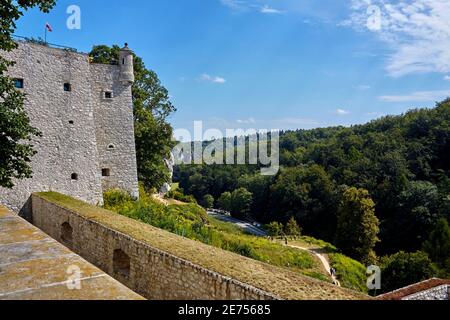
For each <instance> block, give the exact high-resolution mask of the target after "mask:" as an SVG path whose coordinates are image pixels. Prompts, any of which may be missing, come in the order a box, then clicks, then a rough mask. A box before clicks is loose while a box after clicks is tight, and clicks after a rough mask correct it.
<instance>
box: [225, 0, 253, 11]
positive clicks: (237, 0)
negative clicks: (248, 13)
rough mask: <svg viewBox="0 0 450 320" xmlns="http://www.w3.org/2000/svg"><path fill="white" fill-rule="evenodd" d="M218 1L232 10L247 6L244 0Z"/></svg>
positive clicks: (242, 8)
mask: <svg viewBox="0 0 450 320" xmlns="http://www.w3.org/2000/svg"><path fill="white" fill-rule="evenodd" d="M220 3H222V5H224V6H226V7H228V8H231V9H233V10H244V9H246V8H247V3H246V1H244V0H220Z"/></svg>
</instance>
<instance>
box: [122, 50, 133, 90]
mask: <svg viewBox="0 0 450 320" xmlns="http://www.w3.org/2000/svg"><path fill="white" fill-rule="evenodd" d="M119 66H120V81H122V82H123V83H124V84H132V83H133V82H134V67H133V51H131V50H130V48H128V44H127V43H125V47H123V48H122V49H120V55H119Z"/></svg>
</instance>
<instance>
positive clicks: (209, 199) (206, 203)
mask: <svg viewBox="0 0 450 320" xmlns="http://www.w3.org/2000/svg"><path fill="white" fill-rule="evenodd" d="M214 201H215V200H214V197H213V196H212V195H210V194H207V195H205V196H204V197H203V201H202V203H201V204H202V206H203V207H204V208H206V209H211V208H212V207H214Z"/></svg>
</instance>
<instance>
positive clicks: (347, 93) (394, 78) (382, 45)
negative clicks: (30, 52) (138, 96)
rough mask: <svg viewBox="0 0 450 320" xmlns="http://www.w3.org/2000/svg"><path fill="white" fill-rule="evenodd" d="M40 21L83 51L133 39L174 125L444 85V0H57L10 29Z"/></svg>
mask: <svg viewBox="0 0 450 320" xmlns="http://www.w3.org/2000/svg"><path fill="white" fill-rule="evenodd" d="M69 5H78V6H79V7H80V8H81V14H82V15H81V23H82V24H81V30H69V29H68V28H67V27H66V20H67V18H68V16H69V15H68V14H67V13H66V9H67V7H68V6H69ZM368 10H369V11H368ZM372 18H375V19H378V20H375V23H376V22H377V21H378V22H379V25H378V27H375V28H374V27H373V20H369V19H372ZM47 21H48V22H49V23H50V24H51V25H52V27H53V29H54V30H53V32H52V33H51V34H49V38H48V40H49V42H52V43H56V44H62V45H67V46H71V47H74V48H77V49H78V50H80V51H84V52H88V51H89V50H90V48H91V47H92V45H94V44H108V45H111V44H123V43H125V42H128V43H129V44H130V47H131V48H132V49H133V50H134V51H135V52H136V53H137V54H138V55H139V56H142V57H143V58H144V61H145V62H146V65H147V66H148V67H149V68H151V69H153V70H155V71H156V72H157V73H158V75H159V77H160V79H161V81H162V82H163V84H164V85H165V86H166V87H167V88H168V90H169V92H170V94H171V97H172V100H173V103H174V104H175V105H176V107H177V108H178V112H177V113H176V114H175V115H173V116H172V117H171V119H170V122H171V123H172V124H173V125H174V127H175V128H186V129H191V130H192V127H193V121H195V120H199V121H203V122H204V124H205V126H206V127H210V128H217V129H220V130H224V129H225V128H243V129H247V128H255V129H295V128H314V127H324V126H331V125H350V124H356V123H363V122H366V121H369V120H371V119H374V118H378V117H380V116H381V115H386V114H399V113H402V112H404V111H406V110H408V109H409V108H411V107H431V106H434V102H435V101H437V100H440V99H442V98H444V97H446V96H450V1H447V0H409V1H408V0H405V1H399V0H392V1H391V0H320V1H318V0H149V1H142V0H129V1H126V2H125V1H117V0H108V1H107V0H95V1H87V0H81V1H72V0H71V1H66V0H59V1H58V5H57V7H56V8H54V9H53V11H52V12H51V13H50V14H48V15H44V14H41V13H39V12H37V11H36V10H33V11H31V12H28V13H27V14H26V15H25V17H24V18H22V19H21V20H20V21H19V23H18V29H17V32H16V33H17V34H18V35H22V36H28V37H31V36H33V37H39V36H41V37H42V36H43V33H44V25H45V23H46V22H47ZM368 21H369V22H371V21H372V24H371V25H368V24H367V23H368Z"/></svg>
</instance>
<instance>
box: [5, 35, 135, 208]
mask: <svg viewBox="0 0 450 320" xmlns="http://www.w3.org/2000/svg"><path fill="white" fill-rule="evenodd" d="M18 45H19V47H18V48H17V49H16V50H14V51H12V52H7V53H2V55H3V56H4V57H5V58H7V59H8V60H11V61H15V62H16V64H15V65H14V66H13V67H10V68H9V70H8V73H9V75H10V76H11V77H12V78H14V79H20V80H21V81H22V80H23V88H22V89H19V90H23V92H24V93H25V94H26V103H25V108H26V111H27V112H28V115H29V117H30V119H31V122H32V125H33V126H35V127H37V128H38V129H39V130H40V131H41V132H42V137H41V138H36V139H35V141H34V143H33V144H34V145H35V149H36V150H37V152H38V153H37V155H36V156H35V157H34V158H33V159H32V169H33V178H31V179H27V180H22V181H16V182H15V184H16V186H15V187H14V189H12V190H6V189H3V188H0V202H1V203H2V204H4V205H6V206H7V207H9V208H11V209H13V210H14V211H16V212H19V211H22V213H23V214H24V215H27V214H29V203H28V202H29V201H28V200H29V198H30V196H31V194H32V193H33V192H41V191H58V192H60V193H64V194H67V195H70V196H72V197H75V198H78V199H80V200H84V201H87V202H89V203H91V204H100V205H101V204H102V203H103V192H104V191H105V190H107V189H111V188H120V189H123V190H126V191H128V192H130V193H131V194H132V195H133V196H134V197H138V181H137V166H136V151H135V141H134V127H133V110H132V108H133V106H132V97H131V85H132V83H133V81H134V77H133V55H132V52H131V50H130V49H128V47H127V46H126V47H125V48H124V49H122V50H121V56H120V61H119V63H118V65H102V64H94V63H90V61H89V57H88V55H87V54H82V53H76V52H73V51H72V50H62V49H55V48H51V47H48V46H45V45H39V44H35V43H30V42H19V43H18Z"/></svg>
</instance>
